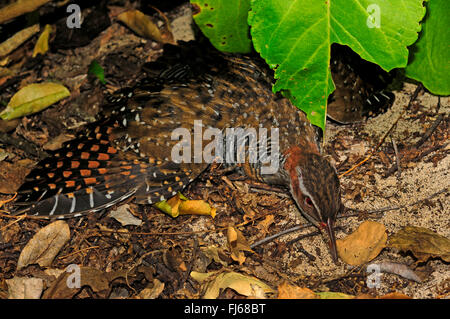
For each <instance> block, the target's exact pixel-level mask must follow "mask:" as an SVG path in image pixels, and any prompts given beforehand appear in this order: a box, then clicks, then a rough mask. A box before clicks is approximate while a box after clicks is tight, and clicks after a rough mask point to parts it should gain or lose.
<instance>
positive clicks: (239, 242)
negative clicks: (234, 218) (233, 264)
mask: <svg viewBox="0 0 450 319" xmlns="http://www.w3.org/2000/svg"><path fill="white" fill-rule="evenodd" d="M227 243H228V247H229V248H230V251H231V258H232V259H233V260H234V261H237V262H239V265H242V264H243V263H244V261H245V255H244V251H249V252H252V253H253V250H252V249H251V248H250V245H249V244H248V242H247V240H246V239H245V237H244V235H242V233H241V232H240V231H239V229H237V228H235V227H228V230H227Z"/></svg>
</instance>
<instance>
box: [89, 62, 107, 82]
mask: <svg viewBox="0 0 450 319" xmlns="http://www.w3.org/2000/svg"><path fill="white" fill-rule="evenodd" d="M88 73H89V74H93V75H95V76H96V77H97V79H99V81H100V82H101V83H102V84H106V81H105V71H104V70H103V68H102V66H101V65H100V64H99V63H98V62H97V61H96V60H93V61H92V62H91V64H90V65H89V70H88Z"/></svg>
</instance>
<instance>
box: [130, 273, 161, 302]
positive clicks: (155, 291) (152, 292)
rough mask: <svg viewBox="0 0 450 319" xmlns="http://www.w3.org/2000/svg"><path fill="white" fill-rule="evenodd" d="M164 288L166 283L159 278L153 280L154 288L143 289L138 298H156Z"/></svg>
mask: <svg viewBox="0 0 450 319" xmlns="http://www.w3.org/2000/svg"><path fill="white" fill-rule="evenodd" d="M163 290H164V283H163V282H161V281H159V280H158V279H156V278H155V279H154V280H153V287H152V288H145V289H143V290H142V291H141V292H140V293H139V295H137V297H136V298H137V299H156V298H158V296H159V295H160V294H161V293H162V291H163Z"/></svg>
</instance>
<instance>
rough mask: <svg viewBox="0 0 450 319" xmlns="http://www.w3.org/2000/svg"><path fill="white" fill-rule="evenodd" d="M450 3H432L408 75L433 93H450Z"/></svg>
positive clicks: (441, 0)
mask: <svg viewBox="0 0 450 319" xmlns="http://www.w3.org/2000/svg"><path fill="white" fill-rule="evenodd" d="M449 13H450V2H449V1H448V0H432V1H430V2H429V3H428V10H427V17H426V19H425V24H424V27H423V30H422V33H421V34H420V38H419V41H417V43H415V44H414V46H413V47H412V49H411V51H412V57H411V60H410V64H409V65H408V66H407V67H406V75H407V76H408V77H410V78H413V79H415V80H418V81H421V82H422V83H423V85H424V86H425V87H426V88H427V89H428V90H430V92H432V93H434V94H439V95H449V94H450V47H449V45H450V32H449V28H450V16H449Z"/></svg>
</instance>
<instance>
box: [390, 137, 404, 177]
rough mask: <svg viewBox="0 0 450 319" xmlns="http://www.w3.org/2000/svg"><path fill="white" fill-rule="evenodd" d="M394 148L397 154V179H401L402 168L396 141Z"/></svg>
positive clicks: (393, 144)
mask: <svg viewBox="0 0 450 319" xmlns="http://www.w3.org/2000/svg"><path fill="white" fill-rule="evenodd" d="M392 146H394V152H395V166H396V168H397V177H398V178H399V179H400V177H401V175H402V170H401V168H400V155H399V154H398V148H397V143H395V140H394V139H392Z"/></svg>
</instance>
